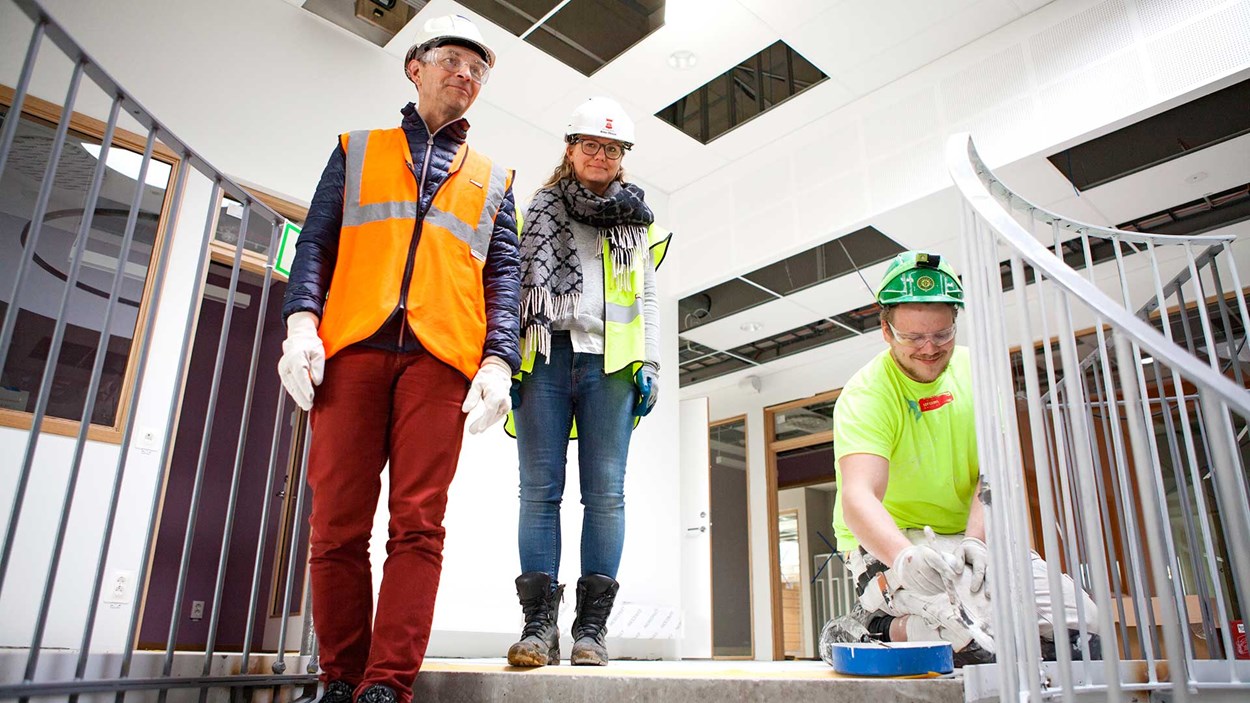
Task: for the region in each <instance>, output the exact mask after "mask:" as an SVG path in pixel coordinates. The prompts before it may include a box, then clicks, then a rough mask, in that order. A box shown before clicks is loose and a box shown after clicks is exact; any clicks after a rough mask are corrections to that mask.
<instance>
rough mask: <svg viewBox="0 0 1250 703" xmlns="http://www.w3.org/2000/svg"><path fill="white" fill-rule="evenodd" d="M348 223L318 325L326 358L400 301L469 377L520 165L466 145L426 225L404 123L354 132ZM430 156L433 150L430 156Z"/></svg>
mask: <svg viewBox="0 0 1250 703" xmlns="http://www.w3.org/2000/svg"><path fill="white" fill-rule="evenodd" d="M339 139H340V141H341V143H342V145H343V151H344V152H345V153H346V154H347V170H346V177H345V179H344V183H345V185H344V192H343V227H342V231H341V233H340V235H339V250H338V259H337V260H336V262H335V265H334V276H333V278H332V279H331V281H330V291H329V293H328V295H327V297H326V305H325V311H324V314H323V315H322V318H321V326H320V328H319V329H318V334H319V335H320V337H321V341H322V343H323V344H324V345H325V349H326V358H329V357H331V356H334V354H335V353H336V352H338V351H339V350H341V349H343V348H344V347H347V346H349V345H352V344H355V343H356V342H359V341H361V340H364V339H367V338H368V337H369V336H371V335H372V334H373V333H375V332H377V331H378V329H379V328H380V327H381V326H382V325H383V323H385V322H386V320H387V319H388V318H389V317H390V316H391V314H392V313H393V312H394V311H395V308H396V307H397V306H399V305H401V304H402V305H403V307H404V309H405V311H406V315H405V317H406V319H407V323H408V329H410V330H411V331H412V332H413V333H414V334H416V336H417V339H418V340H419V341H420V342H421V345H422V346H424V347H425V349H426V350H427V351H429V352H430V353H431V354H433V355H434V356H435V357H437V358H439V359H441V360H442V361H444V362H446V363H447V364H448V365H450V366H452V367H454V368H456V369H459V370H460V372H461V373H463V374H464V375H465V377H467V378H472V377H473V375H474V374H475V373H477V370H478V367H479V366H480V364H481V360H482V345H483V344H484V343H485V341H486V301H485V296H484V295H483V290H482V269H483V268H484V267H485V263H486V254H487V251H488V249H489V247H490V240H491V234H492V232H493V231H494V226H495V215H496V214H497V213H498V212H499V208H500V207H501V206H502V204H503V199H504V195H505V194H506V192H507V190H508V187H509V186H510V185H511V184H512V172H511V171H509V170H506V169H503V168H498V167H495V166H493V165H492V164H491V161H490V159H488V158H486V157H485V156H483V155H481V154H479V153H477V152H475V151H473V150H471V149H469V148H468V147H467V146H465V145H463V144H462V145H460V149H459V150H458V151H457V152H456V155H455V157H454V158H453V159H452V162H451V167H450V174H449V175H448V177H447V181H446V182H444V183H443V185H442V187H441V188H439V190H438V193H436V194H435V196H434V201H433V203H432V204H431V205H430V210H429V212H427V213H426V215H425V218H424V219H423V221H422V222H421V238H420V242H419V244H418V245H417V247H416V252H415V254H414V255H413V260H412V270H411V273H410V274H409V281H408V286H407V290H402V291H401V289H403V287H404V274H405V269H406V268H407V265H408V258H409V252H410V250H411V248H412V243H413V237H415V236H416V227H417V221H416V217H417V198H418V193H417V188H418V185H417V178H418V174H419V170H418V169H416V168H414V166H413V163H412V154H411V153H410V152H409V150H408V138H407V137H406V136H405V134H404V130H403V129H402V128H398V127H397V128H394V129H378V130H373V131H359V132H349V133H347V134H344V135H342V136H341V137H340V138H339ZM426 158H429V157H428V156H427V157H426Z"/></svg>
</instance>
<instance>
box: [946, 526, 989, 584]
mask: <svg viewBox="0 0 1250 703" xmlns="http://www.w3.org/2000/svg"><path fill="white" fill-rule="evenodd" d="M954 556H955V559H956V560H958V562H959V566H958V567H956V568H955V572H956V573H959V574H962V573H963V572H964V569H965V568H968V569H972V583H971V584H969V589H970V590H971V591H972V592H973V593H980V591H981V589H982V588H983V587H984V586H985V570H986V568H987V567H988V566H989V562H990V550H989V547H987V546H986V545H985V542H982V541H981V540H979V539H977V538H976V537H964V539H963V541H962V542H960V543H959V546H958V547H956V548H955V552H954Z"/></svg>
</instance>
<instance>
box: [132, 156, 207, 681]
mask: <svg viewBox="0 0 1250 703" xmlns="http://www.w3.org/2000/svg"><path fill="white" fill-rule="evenodd" d="M190 158H191V155H190V154H187V153H184V154H183V155H182V161H181V164H180V165H179V167H178V180H177V185H176V186H175V187H174V200H173V202H174V203H175V206H177V204H179V203H181V202H182V200H181V198H182V190H183V185H184V183H185V182H186V178H187V171H189V170H190V168H191V164H190ZM220 197H221V181H220V180H214V181H213V190H212V195H211V196H210V198H209V201H208V202H209V204H208V214H207V215H206V216H205V221H204V236H203V238H202V239H201V240H200V258H199V259H197V261H198V264H197V265H196V270H195V278H194V279H193V280H196V281H202V280H204V271H205V269H206V267H207V266H208V243H209V242H210V241H211V240H212V238H213V228H214V226H215V225H216V223H217V211H216V203H217V200H218V198H220ZM175 224H176V221H175V220H174V218H171V222H170V225H169V227H168V228H167V229H166V232H167V238H169V239H172V238H173V237H174V235H175V233H176V231H177V230H176V228H175V226H174V225H175ZM172 248H173V247H172V246H170V242H169V241H166V243H165V245H163V246H162V247H161V268H160V270H159V273H158V279H157V282H156V283H155V284H154V287H153V290H154V291H157V294H158V295H159V292H160V290H161V288H160V285H159V284H160V282H161V280H162V279H163V278H164V273H165V262H166V260H167V258H168V255H169V250H170V249H172ZM198 313H199V305H198V304H197V302H196V301H195V300H194V299H193V300H192V301H191V303H190V305H189V306H188V308H187V315H186V320H185V321H184V322H183V326H182V343H181V344H180V345H179V347H178V349H179V351H178V365H177V366H175V367H174V368H176V369H178V370H179V373H180V374H185V373H186V369H187V361H188V357H189V356H190V354H191V346H192V343H191V330H193V329H194V328H195V322H196V320H197V319H199V314H198ZM155 319H156V305H155V304H153V305H152V306H151V309H150V310H149V312H148V321H147V326H146V328H145V329H148V330H150V329H152V321H153V320H155ZM151 346H152V336H151V335H148V336H147V338H146V339H145V343H144V345H143V350H142V352H141V355H140V357H139V364H138V367H137V368H138V370H137V371H136V373H135V379H136V380H135V390H134V392H133V394H132V396H131V401H130V411H129V413H128V415H127V419H126V422H127V425H128V429H127V431H126V433H125V439H124V440H122V446H121V450H120V458H119V459H118V462H119V464H120V466H119V468H118V471H119V472H121V471H123V470H124V467H125V462H126V458H127V456H129V448H130V440H131V436H132V434H133V432H134V420H135V413H134V411H135V408H136V407H137V405H138V399H139V386H140V385H141V384H142V382H143V378H144V376H143V373H144V370H145V368H146V366H147V358H148V350H149V349H150V347H151ZM181 405H182V399H181V397H180V394H178V393H171V394H170V396H169V403H168V405H167V406H166V409H165V424H164V427H165V436H164V438H163V439H162V440H161V452H160V459H159V461H158V462H157V464H156V466H157V467H158V469H157V477H156V481H155V482H154V483H153V484H152V499H151V501H150V503H149V506H148V527H147V540H146V541H145V543H144V545H143V552H142V554H143V555H144V558H143V559H141V560H140V561H139V576H138V578H137V579H136V580H135V582H136V583H146V582H147V573H148V565H149V562H150V559H149V558H148V557H150V556H151V555H152V554H153V550H154V549H155V548H156V536H157V531H158V529H159V528H160V526H159V525H158V524H157V521H158V518H159V517H160V514H161V498H162V497H163V496H164V493H165V478H166V476H167V475H168V474H169V463H170V459H169V453H170V452H171V451H172V449H173V434H174V432H175V431H176V430H177V428H176V427H175V422H174V418H175V417H177V414H178V408H179V407H180V406H181ZM119 480H120V479H119ZM109 531H112V524H111V523H110V526H109ZM142 610H143V609H142V608H140V607H138V605H137V604H136V607H135V608H134V609H133V610H132V611H131V614H130V624H129V626H128V627H127V629H126V640H125V642H126V649H125V652H124V653H123V654H122V661H121V668H120V670H119V672H118V677H119V678H121V679H126V678H128V677H129V676H130V664H131V662H132V661H133V659H134V654H135V645H136V644H137V635H138V632H139V615H140V613H141V612H142ZM171 617H174V618H176V617H177V614H176V613H174V614H173V615H172V616H171ZM125 699H126V691H125V690H124V689H123V690H120V691H118V692H117V696H116V699H115V700H116V703H123V701H125Z"/></svg>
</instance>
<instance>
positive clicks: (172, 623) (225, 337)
mask: <svg viewBox="0 0 1250 703" xmlns="http://www.w3.org/2000/svg"><path fill="white" fill-rule="evenodd" d="M209 206H210V207H216V203H215V202H214V203H210V205H209ZM250 213H251V202H250V201H246V202H244V203H243V219H242V221H241V222H240V223H239V243H238V245H237V246H236V247H235V250H234V261H233V263H232V265H231V267H230V285H229V288H228V289H227V292H226V302H225V306H226V309H225V313H223V315H222V320H221V334H220V336H219V337H218V338H217V356H216V361H215V362H214V365H213V380H212V382H211V385H210V386H209V392H208V406H207V407H206V408H205V410H204V434H203V436H202V437H201V439H200V457H199V460H198V461H197V462H196V466H195V479H194V483H193V485H192V488H191V506H190V511H189V512H188V513H187V529H186V532H185V534H184V535H183V542H182V560H181V562H180V563H179V565H178V585H177V587H176V588H175V590H174V603H173V608H172V609H171V611H170V612H171V613H172V615H171V617H170V619H169V641H168V642H167V643H166V645H165V663H164V665H163V666H162V667H161V675H162V676H166V677H168V676H169V675H170V672H171V671H173V666H174V649H175V648H176V647H177V644H178V625H179V624H180V622H181V612H182V598H183V596H184V595H186V587H187V573H188V569H189V568H190V565H191V545H192V543H193V542H194V540H195V524H196V520H197V518H198V517H199V512H200V492H201V491H202V490H203V487H204V473H205V471H206V469H207V464H208V450H209V447H210V446H211V445H212V442H213V420H214V419H216V414H217V413H216V410H217V395H218V393H219V392H220V391H221V377H222V370H223V367H224V366H225V361H226V344H227V342H229V340H230V321H231V319H232V318H233V317H234V299H235V294H236V293H237V292H238V287H239V270H240V268H241V266H242V263H243V239H242V238H243V236H244V235H245V234H246V233H247V220H248V215H249V214H250ZM211 236H212V235H211V234H210V235H209V237H210V238H211ZM168 692H169V689H164V688H163V689H161V691H160V693H159V694H158V695H157V700H158V701H159V702H160V703H164V702H165V697H166V695H168Z"/></svg>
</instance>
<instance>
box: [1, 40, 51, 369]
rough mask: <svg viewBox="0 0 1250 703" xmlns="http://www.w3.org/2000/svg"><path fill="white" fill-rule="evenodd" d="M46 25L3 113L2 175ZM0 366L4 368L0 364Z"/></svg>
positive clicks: (28, 48)
mask: <svg viewBox="0 0 1250 703" xmlns="http://www.w3.org/2000/svg"><path fill="white" fill-rule="evenodd" d="M47 26H48V21H47V20H46V19H43V18H40V19H39V20H38V21H36V22H35V28H34V30H33V31H32V32H31V34H30V42H29V43H28V44H26V58H25V59H23V60H22V71H21V73H19V74H18V78H17V88H16V90H15V91H14V92H13V101H12V104H10V105H9V110H8V112H6V113H5V118H4V127H3V128H0V175H4V167H5V165H6V164H7V163H8V161H9V151H10V149H12V147H13V137H14V136H16V135H17V126H18V125H19V124H20V123H21V121H22V106H23V105H24V104H25V103H26V91H27V90H29V89H30V76H31V74H32V73H34V71H35V61H36V60H38V58H39V45H40V44H41V43H42V42H43V33H44V30H45V29H46V28H47ZM0 368H4V365H3V364H0Z"/></svg>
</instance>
